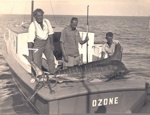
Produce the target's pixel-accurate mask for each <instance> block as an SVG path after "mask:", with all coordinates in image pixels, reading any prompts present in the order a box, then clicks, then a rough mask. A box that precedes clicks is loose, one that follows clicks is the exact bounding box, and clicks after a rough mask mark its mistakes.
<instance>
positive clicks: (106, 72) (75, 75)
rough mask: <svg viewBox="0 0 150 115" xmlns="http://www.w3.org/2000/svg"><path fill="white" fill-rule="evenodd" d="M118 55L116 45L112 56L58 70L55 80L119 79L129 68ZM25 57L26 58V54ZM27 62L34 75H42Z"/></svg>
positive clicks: (118, 49)
mask: <svg viewBox="0 0 150 115" xmlns="http://www.w3.org/2000/svg"><path fill="white" fill-rule="evenodd" d="M120 55H121V52H120V46H116V49H115V53H114V55H113V56H111V57H109V58H107V59H103V60H98V61H95V62H90V63H87V64H83V65H80V66H74V67H70V68H68V69H65V70H58V71H57V72H56V75H55V77H57V80H59V79H67V80H68V81H83V80H84V81H85V80H86V81H92V80H93V79H108V80H107V81H109V80H111V79H114V78H116V79H120V78H122V77H123V76H124V75H126V74H127V73H129V70H128V69H127V68H126V67H125V65H124V64H123V63H122V62H121V58H118V57H120ZM25 57H26V58H27V59H28V57H27V56H25ZM28 61H29V60H28ZM29 62H30V64H31V66H32V68H33V69H34V71H35V73H36V76H42V75H43V74H44V72H43V71H42V70H41V69H39V68H38V67H37V66H36V64H35V63H34V62H33V61H29ZM53 80H54V79H53Z"/></svg>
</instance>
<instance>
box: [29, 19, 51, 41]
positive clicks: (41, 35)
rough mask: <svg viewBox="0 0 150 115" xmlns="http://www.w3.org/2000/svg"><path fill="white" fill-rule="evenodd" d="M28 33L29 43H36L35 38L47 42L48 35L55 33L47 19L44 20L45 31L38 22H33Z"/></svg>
mask: <svg viewBox="0 0 150 115" xmlns="http://www.w3.org/2000/svg"><path fill="white" fill-rule="evenodd" d="M28 31H29V36H28V42H34V39H35V37H37V38H38V39H41V40H46V39H47V38H48V35H51V34H53V33H54V31H53V28H52V26H51V23H50V21H49V20H47V19H43V29H42V28H41V26H40V24H38V23H37V22H36V21H33V22H32V23H31V24H30V26H29V30H28Z"/></svg>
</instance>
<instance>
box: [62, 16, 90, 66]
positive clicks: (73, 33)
mask: <svg viewBox="0 0 150 115" xmlns="http://www.w3.org/2000/svg"><path fill="white" fill-rule="evenodd" d="M77 25H78V18H76V17H73V18H72V19H71V22H70V25H69V26H67V27H65V28H64V29H63V30H62V32H61V38H60V43H61V49H62V54H63V68H64V69H66V68H67V67H72V66H74V65H79V64H80V62H81V60H80V55H79V50H78V43H80V44H84V43H86V42H87V41H88V40H89V38H88V36H86V38H85V40H84V41H82V38H81V37H80V34H79V31H78V30H77V29H76V27H77Z"/></svg>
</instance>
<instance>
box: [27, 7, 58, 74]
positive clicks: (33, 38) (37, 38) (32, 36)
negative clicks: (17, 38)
mask: <svg viewBox="0 0 150 115" xmlns="http://www.w3.org/2000/svg"><path fill="white" fill-rule="evenodd" d="M43 14H44V12H43V10H42V9H36V10H35V11H34V12H33V16H34V18H35V20H34V21H33V22H32V23H31V24H30V26H29V37H28V48H34V49H38V50H37V51H36V52H34V51H33V50H29V60H30V61H32V60H33V61H34V63H35V64H36V65H37V66H38V67H39V68H40V69H41V68H42V59H41V58H42V53H44V54H45V56H46V58H47V62H48V69H49V70H48V71H49V72H50V74H54V72H55V64H54V55H53V50H54V46H53V33H54V32H53V29H52V26H51V23H50V21H49V20H47V19H45V18H43Z"/></svg>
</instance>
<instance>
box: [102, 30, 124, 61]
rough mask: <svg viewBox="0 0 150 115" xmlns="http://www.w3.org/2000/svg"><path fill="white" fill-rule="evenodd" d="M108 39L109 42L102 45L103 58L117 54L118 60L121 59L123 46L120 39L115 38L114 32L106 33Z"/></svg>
mask: <svg viewBox="0 0 150 115" xmlns="http://www.w3.org/2000/svg"><path fill="white" fill-rule="evenodd" d="M106 40H107V43H105V44H104V45H103V46H102V53H101V59H104V58H108V57H111V56H113V55H114V54H115V57H116V60H120V61H121V60H122V52H123V48H122V47H121V45H120V43H119V41H118V40H113V33H112V32H108V33H106Z"/></svg>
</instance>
